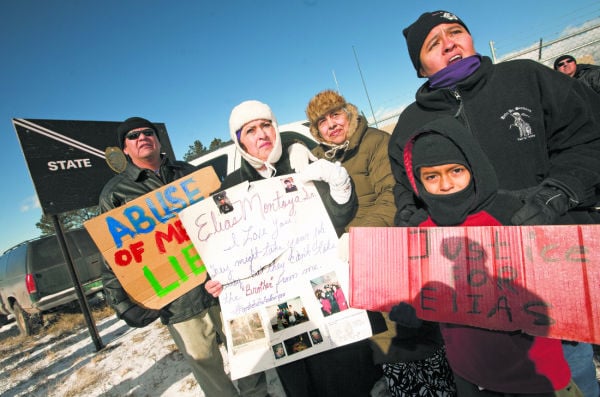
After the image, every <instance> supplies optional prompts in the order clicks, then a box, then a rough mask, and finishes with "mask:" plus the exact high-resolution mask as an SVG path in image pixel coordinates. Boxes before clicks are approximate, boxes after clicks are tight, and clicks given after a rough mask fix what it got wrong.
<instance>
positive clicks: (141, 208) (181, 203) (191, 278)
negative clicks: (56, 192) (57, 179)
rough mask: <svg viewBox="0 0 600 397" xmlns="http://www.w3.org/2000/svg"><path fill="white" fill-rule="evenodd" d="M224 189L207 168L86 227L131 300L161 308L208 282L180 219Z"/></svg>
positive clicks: (146, 305) (130, 203) (215, 175)
mask: <svg viewBox="0 0 600 397" xmlns="http://www.w3.org/2000/svg"><path fill="white" fill-rule="evenodd" d="M220 185H221V182H220V181H219V178H218V177H217V174H216V173H215V171H214V169H213V168H212V167H206V168H202V169H200V170H198V171H195V172H193V173H191V174H189V175H187V176H184V177H182V178H180V179H177V180H176V181H174V182H172V183H170V184H168V185H165V186H163V187H161V188H160V189H157V190H154V191H152V192H150V193H147V194H145V195H143V196H140V197H138V198H137V199H135V200H132V201H130V202H128V203H127V204H125V205H123V206H121V207H118V208H115V209H113V210H111V211H109V212H107V213H104V214H102V215H100V216H97V217H95V218H93V219H91V220H89V221H87V222H85V224H84V226H85V228H86V229H87V231H88V232H89V233H90V235H91V236H92V239H93V240H94V242H95V243H96V245H97V246H98V249H99V250H100V252H102V255H103V256H104V258H105V259H106V262H107V263H108V264H109V265H110V267H111V269H112V270H113V271H114V273H115V276H116V277H117V278H118V279H119V282H120V283H121V285H122V286H123V288H124V289H125V291H127V293H128V294H129V296H130V297H131V298H132V299H133V300H134V301H136V302H137V303H139V304H140V305H142V306H145V307H147V308H151V309H160V308H162V307H164V306H165V305H167V304H168V303H170V302H172V301H173V300H175V299H177V298H179V297H180V296H182V295H183V294H185V293H186V292H189V291H190V290H192V289H193V288H195V287H197V286H198V285H200V284H202V283H203V282H205V281H206V278H207V273H206V268H205V266H204V262H203V261H202V258H201V257H200V255H199V254H198V252H197V251H196V249H195V247H194V245H193V244H192V242H191V240H190V237H189V236H188V234H187V232H186V230H185V229H184V227H183V225H182V224H181V221H180V220H179V217H178V216H177V214H178V213H179V212H180V211H182V210H183V209H184V208H186V207H188V206H190V205H192V204H194V203H196V202H199V201H201V200H203V199H204V198H205V197H208V196H209V195H210V194H211V193H213V192H214V191H215V190H217V189H218V188H219V187H220Z"/></svg>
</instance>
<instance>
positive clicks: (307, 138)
mask: <svg viewBox="0 0 600 397" xmlns="http://www.w3.org/2000/svg"><path fill="white" fill-rule="evenodd" d="M308 125H309V124H308V121H296V122H294V123H289V124H284V125H280V126H279V133H280V135H281V140H282V142H285V141H289V140H301V141H303V142H304V143H305V144H306V145H307V146H308V147H309V148H310V149H312V148H313V147H314V146H316V144H317V141H315V139H314V138H313V136H312V134H311V133H310V130H309V128H308ZM189 163H190V164H192V165H195V166H197V167H198V168H204V167H208V166H209V165H212V167H213V168H214V170H215V172H216V173H217V176H218V177H219V180H221V182H222V181H223V180H225V177H226V176H227V175H229V174H231V173H232V172H233V171H235V170H237V169H238V168H240V167H241V165H242V156H240V154H239V153H238V152H237V150H236V147H235V145H234V144H233V143H231V144H229V145H227V146H225V147H222V148H219V149H217V150H215V151H213V152H210V153H207V154H205V155H203V156H200V157H198V158H196V159H194V160H192V161H190V162H189Z"/></svg>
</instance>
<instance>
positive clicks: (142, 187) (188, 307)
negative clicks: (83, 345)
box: [100, 157, 218, 327]
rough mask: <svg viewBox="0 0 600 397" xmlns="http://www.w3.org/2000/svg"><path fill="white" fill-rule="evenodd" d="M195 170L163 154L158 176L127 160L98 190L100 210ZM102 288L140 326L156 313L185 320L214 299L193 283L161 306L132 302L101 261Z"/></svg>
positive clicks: (174, 320)
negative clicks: (183, 293)
mask: <svg viewBox="0 0 600 397" xmlns="http://www.w3.org/2000/svg"><path fill="white" fill-rule="evenodd" d="M194 171H196V167H194V166H192V165H190V164H188V163H185V162H182V161H175V162H171V161H169V159H167V158H166V157H163V161H162V164H161V167H160V177H159V176H157V175H156V174H155V173H154V172H153V171H151V170H148V169H141V168H138V167H137V166H135V165H133V164H132V163H131V162H128V163H127V168H126V169H125V171H123V172H122V173H121V174H118V175H116V176H114V177H113V178H112V179H111V180H109V181H108V183H107V184H106V185H105V186H104V188H103V189H102V192H101V193H100V211H101V212H103V213H104V212H107V211H110V210H111V209H113V208H117V207H119V206H121V205H123V204H125V203H127V202H129V201H131V200H134V199H136V198H138V197H139V196H142V195H144V194H146V193H149V192H151V191H153V190H155V189H158V188H160V187H162V186H164V185H166V184H169V183H171V182H173V181H175V180H176V179H179V178H182V177H184V176H185V175H187V174H190V173H192V172H194ZM102 281H103V283H104V291H105V292H106V295H107V298H108V302H109V304H110V305H111V307H112V308H113V309H114V310H115V312H116V313H117V316H118V317H119V318H120V319H123V320H124V321H125V322H126V323H127V324H128V325H130V326H132V327H143V326H146V325H148V324H150V323H151V322H152V321H154V320H156V319H157V318H158V317H160V319H161V321H162V322H163V324H172V323H177V322H181V321H184V320H187V319H188V318H190V317H193V316H195V315H197V314H199V313H200V312H202V311H203V310H205V309H206V308H208V307H210V306H213V305H217V304H218V301H217V299H215V298H213V297H212V296H211V295H210V294H208V293H207V292H206V289H205V288H204V284H202V285H199V286H197V287H196V288H194V289H192V290H191V291H189V292H188V293H186V294H185V295H183V296H181V297H179V298H177V299H176V300H174V301H173V302H171V303H170V304H168V305H167V306H165V307H164V308H162V309H161V310H151V309H146V308H144V307H141V306H139V305H138V304H136V303H135V302H133V301H132V300H131V299H130V298H129V295H127V292H125V290H124V289H123V287H122V286H121V283H120V282H119V280H118V279H117V277H116V276H115V274H114V272H113V271H112V269H111V268H110V267H109V266H108V264H106V263H105V266H104V269H103V272H102Z"/></svg>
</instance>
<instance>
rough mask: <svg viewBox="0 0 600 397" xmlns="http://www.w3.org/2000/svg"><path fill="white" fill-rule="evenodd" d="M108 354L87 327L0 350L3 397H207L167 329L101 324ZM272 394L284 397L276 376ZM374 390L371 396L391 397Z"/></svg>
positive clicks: (13, 331)
mask: <svg viewBox="0 0 600 397" xmlns="http://www.w3.org/2000/svg"><path fill="white" fill-rule="evenodd" d="M96 328H97V330H98V334H99V335H100V339H101V340H102V342H103V344H104V346H105V347H104V348H103V349H101V350H100V351H96V348H95V344H94V342H93V339H92V337H91V334H90V332H89V331H88V328H87V327H85V326H84V327H83V328H82V329H81V330H79V331H77V332H75V333H73V334H71V335H67V336H63V337H54V336H51V335H48V333H44V334H42V333H40V335H39V336H34V337H31V338H29V339H25V340H24V341H22V342H21V343H20V344H19V345H14V346H8V347H7V346H3V348H2V349H0V368H1V370H0V396H3V397H17V396H23V397H24V396H28V397H29V396H44V397H46V396H47V397H55V396H56V397H58V396H60V397H73V396H86V397H95V396H101V397H121V396H136V397H141V396H177V397H187V396H190V397H191V396H194V397H198V396H200V397H202V396H204V393H203V392H202V390H201V388H200V387H199V386H198V384H197V382H196V379H195V378H194V376H193V375H192V374H191V372H190V370H189V368H188V366H187V364H186V362H185V361H184V359H183V356H182V355H181V354H180V353H179V352H178V351H177V349H176V347H175V344H174V342H173V340H172V339H171V336H170V334H169V332H168V330H167V328H166V327H165V326H163V325H162V324H161V323H160V321H155V322H154V323H152V324H151V325H149V326H148V327H145V328H130V327H129V326H127V325H126V324H125V323H124V322H123V321H120V320H117V319H116V318H115V317H114V316H110V317H107V318H104V319H102V320H100V321H97V323H96ZM16 335H18V329H17V326H16V324H15V323H14V322H12V323H9V324H7V325H4V326H3V327H0V343H3V341H4V340H5V339H7V338H9V337H14V336H16ZM267 381H268V383H269V393H270V395H271V396H273V397H285V393H284V392H283V389H282V388H281V384H280V383H279V379H278V378H277V374H276V372H275V370H269V371H267ZM382 387H384V386H383V385H382V384H378V385H376V388H374V392H373V396H377V397H384V396H386V395H387V393H386V392H385V391H384V389H382Z"/></svg>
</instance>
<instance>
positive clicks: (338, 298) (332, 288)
mask: <svg viewBox="0 0 600 397" xmlns="http://www.w3.org/2000/svg"><path fill="white" fill-rule="evenodd" d="M310 284H311V285H312V288H313V291H314V293H315V297H316V298H317V300H318V301H319V303H320V304H321V311H322V313H323V316H325V317H327V316H330V315H332V314H335V313H339V312H341V311H344V310H346V309H348V302H347V301H346V296H345V295H344V291H343V290H342V288H341V287H340V283H339V281H338V278H337V276H336V274H335V272H330V273H327V274H325V275H323V276H321V277H317V278H315V279H312V280H310Z"/></svg>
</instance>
